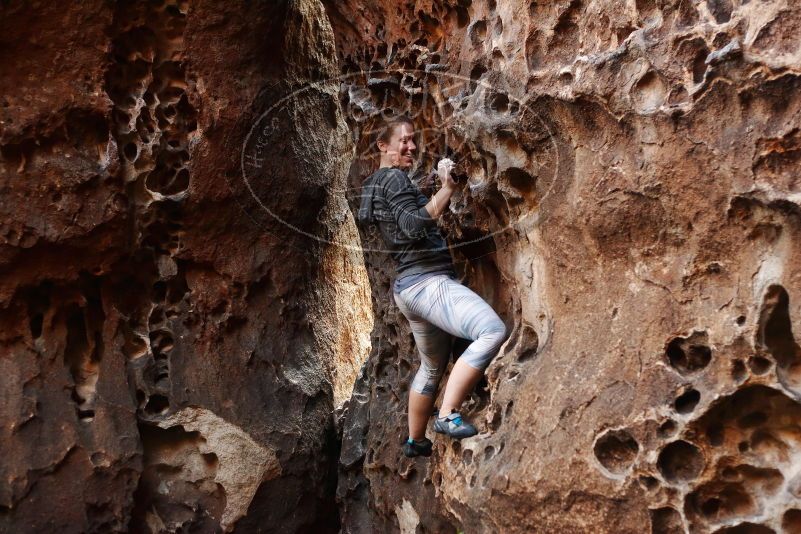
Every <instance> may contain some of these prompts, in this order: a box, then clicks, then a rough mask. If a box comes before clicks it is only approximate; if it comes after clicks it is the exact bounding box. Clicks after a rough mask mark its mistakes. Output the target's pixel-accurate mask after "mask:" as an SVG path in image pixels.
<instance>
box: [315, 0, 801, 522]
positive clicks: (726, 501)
mask: <svg viewBox="0 0 801 534" xmlns="http://www.w3.org/2000/svg"><path fill="white" fill-rule="evenodd" d="M326 8H327V11H328V15H329V17H330V20H331V23H332V26H333V30H334V33H335V34H336V41H337V52H338V56H339V59H340V62H341V69H342V72H343V73H344V74H347V76H346V83H345V84H344V85H343V91H342V102H343V110H344V111H345V112H346V118H347V120H348V121H349V124H350V125H351V128H352V129H353V130H365V129H368V128H369V124H370V120H371V116H372V115H374V114H376V113H380V112H381V111H382V110H387V109H388V110H389V111H390V112H393V111H403V110H406V111H409V112H410V113H411V114H412V115H413V116H414V119H415V123H416V126H417V130H418V131H419V132H421V133H422V135H421V142H420V143H419V144H420V145H422V146H421V148H422V152H423V153H424V155H423V157H422V158H421V161H420V169H419V170H420V171H421V172H422V174H425V172H426V171H428V170H430V169H431V168H432V167H433V163H434V158H435V157H440V156H441V155H442V154H446V153H447V154H449V155H453V156H455V158H456V159H457V160H459V167H458V168H457V174H459V175H460V176H461V177H462V179H463V180H464V187H463V189H462V191H461V194H458V195H456V196H455V197H454V198H453V199H452V201H451V209H450V214H448V215H447V217H446V218H445V222H444V226H445V228H446V229H447V230H448V234H449V235H448V237H449V239H450V241H451V243H452V244H453V253H454V257H455V258H456V260H457V262H458V264H457V266H458V267H459V269H460V270H461V274H462V275H463V277H464V281H465V283H467V284H468V285H470V286H471V287H472V288H473V289H475V290H476V291H477V292H479V293H480V294H482V295H483V296H484V297H485V298H486V299H487V300H488V301H489V302H490V303H491V304H492V305H493V306H494V307H495V309H496V310H498V312H499V314H500V315H501V317H502V318H503V319H504V321H505V322H506V323H507V326H509V327H510V328H511V330H512V334H511V336H510V339H509V340H508V341H507V343H506V344H505V345H504V346H503V347H502V349H501V352H500V354H499V356H498V357H497V358H496V360H495V361H494V362H493V364H492V365H491V366H490V368H489V369H488V373H487V381H486V383H485V384H480V387H479V388H478V389H477V391H476V392H475V393H474V394H473V395H472V396H471V398H470V400H469V401H468V402H467V403H466V409H465V411H464V412H463V413H465V414H466V415H467V416H469V417H471V418H472V419H473V420H475V421H477V422H479V424H480V426H481V430H482V432H481V433H480V434H479V435H477V436H475V437H473V438H470V439H466V440H463V441H462V442H460V443H458V442H453V441H448V440H447V439H443V438H442V437H441V436H439V435H435V434H433V431H432V430H429V432H430V433H431V434H430V436H429V437H431V438H432V439H434V440H435V449H434V454H433V456H432V457H431V458H430V459H423V458H417V459H407V458H404V457H402V456H401V455H400V450H399V445H400V443H401V441H402V440H403V439H404V438H405V436H406V415H405V407H406V398H407V395H408V383H409V380H410V379H411V376H412V374H413V373H414V371H415V370H416V367H417V364H418V358H417V356H416V355H415V347H414V345H413V343H412V341H411V337H410V331H409V328H408V324H407V322H406V320H405V319H404V318H403V316H402V315H401V314H400V313H399V312H398V310H397V309H396V308H395V306H394V303H393V301H392V300H391V294H390V293H389V285H388V283H389V279H390V274H389V273H391V268H392V266H391V263H390V262H389V260H388V258H387V257H386V256H385V255H381V254H380V253H368V254H367V256H366V258H367V262H368V266H369V270H370V274H371V282H372V284H373V298H374V302H375V308H376V318H375V319H376V329H375V332H374V336H373V348H372V352H371V355H370V360H369V362H368V365H367V366H366V367H365V369H364V370H363V374H362V375H361V376H360V378H359V380H358V381H357V383H356V386H355V390H354V395H353V397H352V398H351V400H350V401H349V402H348V403H347V404H346V406H345V409H344V411H343V441H342V457H341V464H340V479H339V489H338V496H339V499H340V502H341V511H342V520H343V531H345V532H371V531H376V530H379V531H395V532H397V531H400V532H456V531H464V532H648V531H649V529H650V530H651V531H652V532H655V533H665V532H684V531H691V532H746V531H747V532H781V531H784V532H795V531H798V530H799V529H800V528H801V519H799V518H801V493H799V490H798V484H799V480H798V475H797V473H798V468H799V465H801V463H799V462H801V456H800V454H801V418H800V416H799V409H800V408H801V405H800V404H799V402H801V387H799V385H800V384H801V379H800V378H799V376H801V371H799V370H800V369H801V352H799V345H798V341H797V336H798V332H799V331H800V330H801V323H799V321H801V307H799V303H800V302H801V270H800V269H799V259H801V258H800V257H799V253H800V252H801V251H800V250H799V243H801V239H800V238H801V235H799V230H800V229H801V228H800V227H799V223H800V222H801V202H800V201H801V197H799V194H801V189H800V188H799V187H800V185H799V183H798V173H799V161H800V160H799V154H801V137H799V131H800V130H799V127H801V96H799V95H801V92H799V88H800V87H801V77H800V76H801V71H799V68H801V42H799V39H798V29H799V27H801V11H799V8H798V7H797V6H796V5H795V4H794V3H793V2H784V1H779V0H777V1H770V0H768V1H763V2H756V1H750V2H748V1H741V0H722V1H717V0H716V1H712V0H707V1H694V2H690V1H676V2H655V1H639V0H637V1H636V2H635V1H630V2H625V3H624V2H583V1H558V2H550V1H547V2H546V1H534V2H516V1H502V0H497V1H495V0H490V1H486V2H484V1H482V2H477V1H475V2H470V1H469V0H466V1H454V2H432V1H418V2H412V3H411V4H408V5H404V6H398V5H396V4H391V3H381V4H370V5H365V4H363V3H361V2H355V1H346V2H333V1H331V2H326ZM359 149H360V150H359V151H358V152H357V155H358V154H361V153H362V151H364V150H366V149H367V143H366V142H363V143H362V144H361V145H360V146H359ZM370 170H371V168H370V163H369V162H368V161H366V159H365V160H357V161H356V163H355V164H354V165H353V167H352V169H351V178H350V179H351V185H352V186H353V187H357V186H358V184H359V182H360V180H361V178H363V177H364V176H366V175H367V174H368V173H369V171H370ZM481 237H487V239H485V240H477V238H481ZM362 238H363V240H364V242H365V243H366V244H368V245H369V244H371V243H373V244H374V243H376V242H375V241H374V236H371V235H370V234H369V233H368V232H366V231H365V232H364V233H363V235H362ZM463 346H464V343H462V342H457V343H456V344H455V347H454V357H455V356H457V355H458V354H459V351H460V350H462V349H463ZM435 436H436V437H435Z"/></svg>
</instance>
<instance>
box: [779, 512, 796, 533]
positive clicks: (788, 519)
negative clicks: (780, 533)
mask: <svg viewBox="0 0 801 534" xmlns="http://www.w3.org/2000/svg"><path fill="white" fill-rule="evenodd" d="M782 530H784V531H785V532H787V533H793V534H797V533H799V532H801V510H799V509H797V508H791V509H789V510H787V511H786V512H784V515H783V516H782Z"/></svg>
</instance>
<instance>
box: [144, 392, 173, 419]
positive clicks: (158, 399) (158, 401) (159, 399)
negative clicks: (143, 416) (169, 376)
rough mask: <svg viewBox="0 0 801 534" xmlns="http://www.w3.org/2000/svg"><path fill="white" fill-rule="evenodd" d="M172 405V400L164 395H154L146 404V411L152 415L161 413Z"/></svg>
mask: <svg viewBox="0 0 801 534" xmlns="http://www.w3.org/2000/svg"><path fill="white" fill-rule="evenodd" d="M169 407H170V401H169V399H168V398H167V397H165V396H164V395H152V396H151V397H150V398H149V399H148V400H147V404H146V405H145V412H147V413H148V414H150V415H160V414H163V413H164V412H166V411H167V409H168V408H169Z"/></svg>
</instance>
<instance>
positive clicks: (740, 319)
mask: <svg viewBox="0 0 801 534" xmlns="http://www.w3.org/2000/svg"><path fill="white" fill-rule="evenodd" d="M737 324H738V325H739V326H743V325H744V324H745V315H740V316H739V317H737Z"/></svg>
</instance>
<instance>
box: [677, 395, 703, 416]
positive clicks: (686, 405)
mask: <svg viewBox="0 0 801 534" xmlns="http://www.w3.org/2000/svg"><path fill="white" fill-rule="evenodd" d="M700 400H701V393H699V392H698V390H695V389H689V390H687V391H686V392H684V393H682V394H681V395H680V396H679V397H678V398H677V399H676V401H675V403H674V404H673V406H674V408H675V409H676V411H677V412H679V413H681V414H688V413H692V412H693V410H695V407H696V406H698V402H699V401H700Z"/></svg>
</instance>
